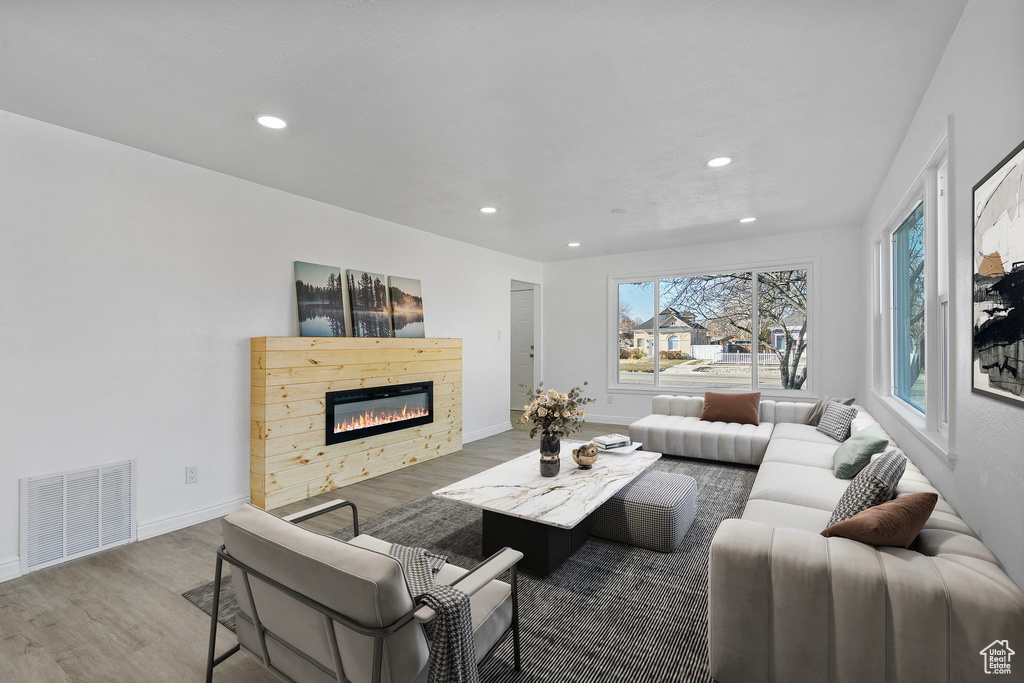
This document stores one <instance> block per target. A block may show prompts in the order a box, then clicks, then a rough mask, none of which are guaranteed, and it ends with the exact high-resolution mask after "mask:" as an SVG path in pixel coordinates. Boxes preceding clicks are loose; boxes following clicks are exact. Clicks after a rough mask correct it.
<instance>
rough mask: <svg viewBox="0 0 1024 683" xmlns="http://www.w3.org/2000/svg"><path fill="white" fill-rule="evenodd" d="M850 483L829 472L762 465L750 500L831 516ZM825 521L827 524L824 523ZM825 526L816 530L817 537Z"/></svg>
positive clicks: (783, 464)
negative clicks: (782, 504) (819, 511)
mask: <svg viewBox="0 0 1024 683" xmlns="http://www.w3.org/2000/svg"><path fill="white" fill-rule="evenodd" d="M849 484H850V482H848V481H846V480H844V479H836V478H835V477H834V476H833V475H832V468H828V469H826V468H823V467H806V466H804V465H791V464H789V463H782V462H765V463H762V464H761V469H759V470H758V472H757V478H756V479H754V485H753V487H752V488H751V489H750V499H751V500H755V499H760V500H773V501H775V502H778V503H789V504H791V505H802V506H804V507H809V508H814V509H816V510H824V511H826V512H831V511H832V510H833V509H835V506H836V503H837V502H838V501H839V499H840V498H842V497H843V492H844V491H846V487H847V486H849ZM826 521H828V520H826ZM826 526H828V524H825V525H823V526H820V527H818V528H817V529H815V530H814V533H818V532H819V531H821V530H822V529H824V528H825V527H826Z"/></svg>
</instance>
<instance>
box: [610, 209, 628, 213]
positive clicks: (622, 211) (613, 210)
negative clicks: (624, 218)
mask: <svg viewBox="0 0 1024 683" xmlns="http://www.w3.org/2000/svg"><path fill="white" fill-rule="evenodd" d="M612 213H626V210H625V209H612Z"/></svg>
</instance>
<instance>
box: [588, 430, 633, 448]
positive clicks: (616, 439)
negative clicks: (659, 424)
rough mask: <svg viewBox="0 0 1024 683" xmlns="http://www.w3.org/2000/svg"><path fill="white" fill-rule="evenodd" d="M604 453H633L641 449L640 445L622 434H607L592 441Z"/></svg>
mask: <svg viewBox="0 0 1024 683" xmlns="http://www.w3.org/2000/svg"><path fill="white" fill-rule="evenodd" d="M591 441H593V442H594V443H595V444H597V447H598V448H600V449H601V450H602V451H607V452H609V453H632V452H633V451H635V450H636V449H638V448H640V444H638V443H633V442H632V441H630V440H629V437H628V436H623V435H622V434H605V435H604V436H598V437H595V438H594V439H591Z"/></svg>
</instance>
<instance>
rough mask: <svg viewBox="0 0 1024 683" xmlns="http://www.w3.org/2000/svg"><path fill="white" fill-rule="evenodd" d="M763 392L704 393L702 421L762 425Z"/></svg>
mask: <svg viewBox="0 0 1024 683" xmlns="http://www.w3.org/2000/svg"><path fill="white" fill-rule="evenodd" d="M760 410H761V392H760V391H754V392H751V393H747V394H726V393H719V392H716V391H707V392H704V410H703V412H701V414H700V419H702V420H704V421H706V422H739V423H740V424H744V425H757V424H761V419H760Z"/></svg>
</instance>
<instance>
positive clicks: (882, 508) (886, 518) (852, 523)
mask: <svg viewBox="0 0 1024 683" xmlns="http://www.w3.org/2000/svg"><path fill="white" fill-rule="evenodd" d="M938 499H939V497H938V495H936V494H934V493H912V494H909V495H906V496H903V497H902V498H894V499H893V500H888V501H886V502H884V503H882V504H881V505H876V506H874V507H870V508H868V509H867V510H862V511H860V512H858V513H857V514H855V515H854V516H853V517H850V518H849V519H845V520H843V521H842V522H838V523H837V524H833V525H831V526H829V527H826V528H825V530H824V531H822V532H821V535H822V536H824V537H825V538H830V537H832V536H841V537H843V538H849V539H852V540H854V541H860V542H861V543H867V544H868V545H891V546H896V547H899V548H908V547H910V544H911V543H913V542H914V539H916V538H917V535H918V534H919V533H920V532H921V529H922V528H923V527H924V523H925V522H926V521H928V517H929V516H930V515H931V513H932V510H933V509H934V508H935V501H937V500H938Z"/></svg>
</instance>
